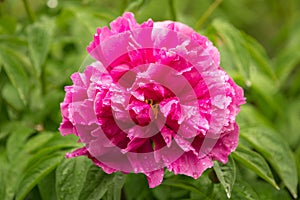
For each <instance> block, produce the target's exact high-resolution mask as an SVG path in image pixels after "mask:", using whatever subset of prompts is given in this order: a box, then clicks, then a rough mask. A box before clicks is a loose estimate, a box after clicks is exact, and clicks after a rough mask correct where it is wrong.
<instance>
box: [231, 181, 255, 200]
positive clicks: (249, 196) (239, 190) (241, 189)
mask: <svg viewBox="0 0 300 200" xmlns="http://www.w3.org/2000/svg"><path fill="white" fill-rule="evenodd" d="M232 199H244V200H257V199H259V197H258V195H257V193H256V192H255V191H254V190H253V188H252V187H251V186H250V185H249V184H248V183H247V182H246V181H243V180H241V179H238V180H237V181H236V182H235V183H234V188H233V190H232Z"/></svg>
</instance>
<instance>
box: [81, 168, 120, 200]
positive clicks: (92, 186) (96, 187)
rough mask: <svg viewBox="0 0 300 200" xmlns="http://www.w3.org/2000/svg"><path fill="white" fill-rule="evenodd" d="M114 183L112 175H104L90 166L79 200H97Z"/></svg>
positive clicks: (98, 169)
mask: <svg viewBox="0 0 300 200" xmlns="http://www.w3.org/2000/svg"><path fill="white" fill-rule="evenodd" d="M113 181H114V174H106V173H105V172H103V171H102V170H101V169H100V168H99V167H97V166H95V165H92V166H91V167H90V169H89V171H88V173H87V176H86V180H85V182H84V186H83V189H82V190H81V193H80V196H79V200H99V199H101V198H102V197H103V196H104V194H105V193H106V191H107V189H108V187H109V185H110V184H112V183H113Z"/></svg>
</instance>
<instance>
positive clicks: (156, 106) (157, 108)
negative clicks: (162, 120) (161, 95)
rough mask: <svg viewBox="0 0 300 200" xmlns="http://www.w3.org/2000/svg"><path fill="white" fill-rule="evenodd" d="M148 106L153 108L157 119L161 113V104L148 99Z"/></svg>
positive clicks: (146, 101)
mask: <svg viewBox="0 0 300 200" xmlns="http://www.w3.org/2000/svg"><path fill="white" fill-rule="evenodd" d="M145 103H146V104H149V105H150V106H151V109H152V111H153V114H154V118H155V119H157V115H158V111H159V104H158V103H156V102H155V101H153V99H146V100H145Z"/></svg>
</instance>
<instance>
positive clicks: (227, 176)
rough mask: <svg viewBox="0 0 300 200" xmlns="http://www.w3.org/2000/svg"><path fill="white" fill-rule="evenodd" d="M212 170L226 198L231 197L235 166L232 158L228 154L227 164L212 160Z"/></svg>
mask: <svg viewBox="0 0 300 200" xmlns="http://www.w3.org/2000/svg"><path fill="white" fill-rule="evenodd" d="M213 168H214V170H215V172H216V175H217V177H218V179H219V181H220V183H221V184H222V186H223V188H224V189H225V192H226V195H227V197H228V198H230V197H231V192H232V188H233V185H234V182H235V177H236V168H235V163H234V160H233V159H232V158H231V156H229V160H228V163H227V164H221V163H219V162H218V161H215V162H214V167H213Z"/></svg>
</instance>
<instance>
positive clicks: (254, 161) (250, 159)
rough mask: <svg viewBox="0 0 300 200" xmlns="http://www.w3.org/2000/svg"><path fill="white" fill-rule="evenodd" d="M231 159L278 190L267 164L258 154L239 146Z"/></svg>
mask: <svg viewBox="0 0 300 200" xmlns="http://www.w3.org/2000/svg"><path fill="white" fill-rule="evenodd" d="M233 157H234V158H235V159H236V160H238V161H239V162H241V163H242V164H243V165H245V166H246V167H248V168H249V169H251V170H252V171H254V172H255V173H256V174H257V175H258V176H260V177H261V178H263V179H264V180H265V181H267V182H268V183H270V184H271V185H273V186H274V187H275V188H276V189H278V190H279V187H278V186H277V184H276V182H275V180H274V177H273V174H272V172H271V170H270V168H269V166H268V164H267V162H266V161H265V159H264V158H263V157H262V156H261V155H260V154H258V153H256V152H254V151H251V150H250V149H247V148H246V147H242V146H241V145H239V146H238V148H237V150H236V151H235V152H233Z"/></svg>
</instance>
